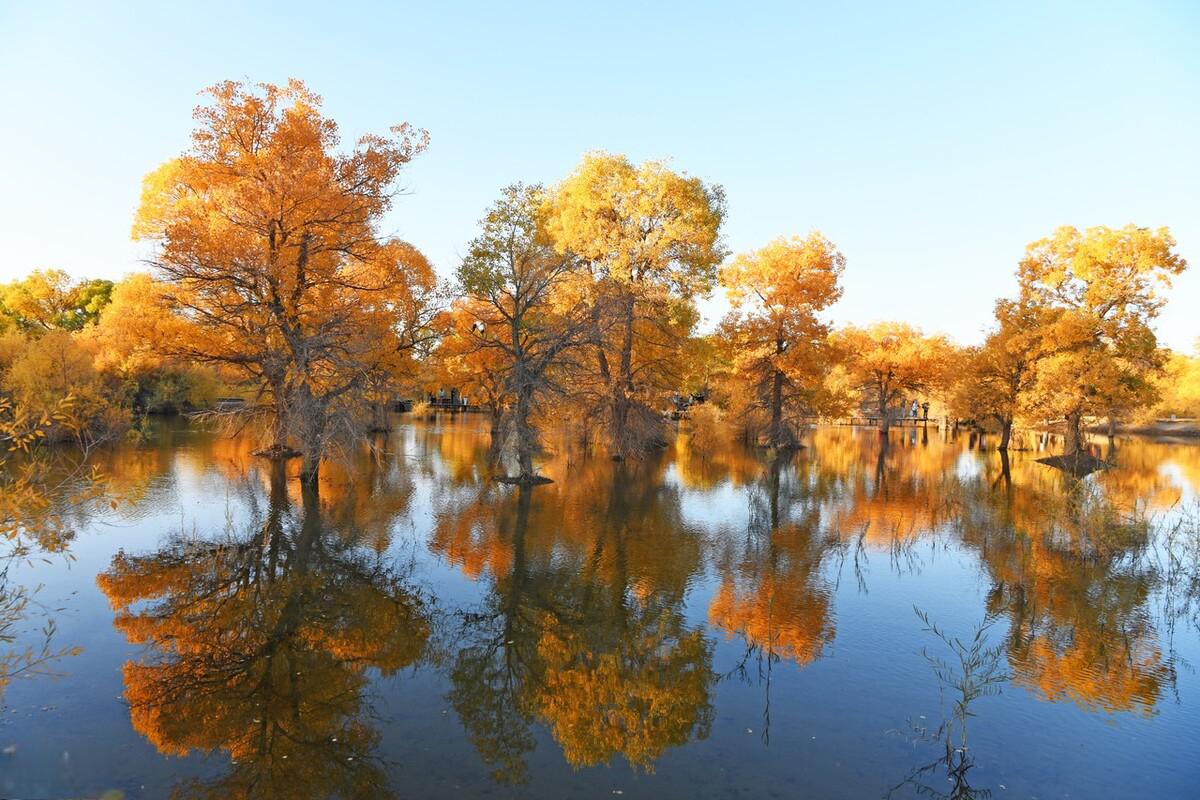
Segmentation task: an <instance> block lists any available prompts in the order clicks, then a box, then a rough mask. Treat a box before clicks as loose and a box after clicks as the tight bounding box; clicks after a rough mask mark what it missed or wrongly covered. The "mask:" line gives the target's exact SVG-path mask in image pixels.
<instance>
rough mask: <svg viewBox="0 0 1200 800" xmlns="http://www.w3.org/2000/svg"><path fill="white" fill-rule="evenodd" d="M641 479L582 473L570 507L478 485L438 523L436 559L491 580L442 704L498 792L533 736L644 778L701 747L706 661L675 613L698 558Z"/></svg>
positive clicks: (516, 773) (465, 626)
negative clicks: (661, 761) (546, 736)
mask: <svg viewBox="0 0 1200 800" xmlns="http://www.w3.org/2000/svg"><path fill="white" fill-rule="evenodd" d="M642 469H654V467H653V465H642V466H641V467H637V468H630V467H628V466H625V465H621V464H615V465H614V464H612V463H611V462H608V461H604V462H590V463H587V464H585V465H584V466H583V467H581V468H580V473H579V474H578V475H577V476H574V480H573V484H574V485H573V487H572V489H571V490H570V491H569V492H560V491H558V489H557V487H556V486H541V487H536V488H531V487H519V488H511V487H497V486H492V485H488V484H485V483H480V484H479V485H477V487H476V494H475V497H474V499H473V500H472V501H471V502H468V503H465V504H455V506H454V507H451V508H447V509H445V510H444V512H443V513H442V515H441V516H440V519H439V525H438V530H437V531H436V532H435V535H434V547H435V548H440V549H442V551H443V552H446V553H447V554H448V555H449V556H450V557H451V559H452V560H454V561H455V562H457V563H458V564H460V566H462V567H463V568H464V569H466V570H468V571H470V570H471V569H472V567H471V565H484V568H485V569H486V570H487V572H488V576H487V577H488V582H489V584H488V593H487V596H486V598H485V600H484V601H483V604H482V606H481V607H480V608H478V609H474V610H471V611H470V612H464V613H462V614H461V619H462V631H461V635H462V641H461V644H460V646H459V649H458V653H457V656H456V657H455V659H454V666H453V668H452V671H451V680H452V682H453V689H452V691H451V694H450V700H451V702H452V703H453V705H454V708H455V710H456V711H457V713H458V714H459V717H460V719H461V720H462V722H463V725H464V726H465V727H466V729H467V731H468V733H469V735H470V736H471V739H472V741H473V742H474V743H475V746H476V748H477V750H478V751H479V753H480V756H481V757H482V759H483V760H484V761H485V763H487V764H488V765H489V766H490V767H491V768H492V770H493V776H494V777H495V778H496V779H497V780H500V781H503V782H507V783H521V782H523V781H525V780H527V778H528V766H527V755H528V753H530V752H531V751H532V750H533V749H534V747H535V742H536V739H535V736H534V733H533V726H534V724H535V723H537V724H540V725H544V726H545V727H546V728H547V729H548V730H549V732H550V734H551V736H552V737H553V738H554V740H555V741H556V742H557V744H558V745H559V747H560V748H561V749H562V752H563V756H564V758H565V759H566V760H567V762H568V763H570V764H571V765H572V766H575V767H583V766H593V765H597V764H606V763H609V762H610V761H611V760H612V759H613V758H614V757H615V756H618V755H619V756H621V757H622V758H623V759H625V760H626V761H627V762H628V763H629V764H630V765H631V766H633V767H635V768H638V769H644V770H652V768H653V765H654V762H655V760H656V759H658V758H659V757H660V756H661V755H662V753H663V752H664V751H665V750H666V749H667V748H670V747H675V746H679V745H682V744H685V743H686V742H688V741H689V740H691V739H694V738H705V737H706V736H707V735H708V731H709V728H710V725H711V720H712V689H713V683H714V675H713V672H712V668H711V660H712V646H711V642H710V641H709V640H708V639H706V638H705V637H704V635H703V631H702V630H700V629H695V628H692V627H690V626H688V624H687V623H686V621H685V619H684V617H683V613H682V608H683V598H684V595H685V592H686V587H687V583H688V580H689V576H690V575H691V574H692V573H694V572H695V571H696V570H697V569H698V568H699V565H700V564H699V555H700V550H699V547H698V545H697V543H696V542H695V541H694V537H693V535H692V534H691V533H690V532H689V531H688V530H687V529H686V527H685V526H684V525H682V523H681V520H680V517H679V511H678V495H677V493H676V492H674V491H671V490H669V489H668V488H667V487H665V486H664V485H663V484H662V483H661V482H659V481H658V480H650V479H647V478H648V477H651V478H652V477H657V476H653V475H652V476H646V475H644V474H640V472H639V471H640V470H642ZM635 473H636V474H635Z"/></svg>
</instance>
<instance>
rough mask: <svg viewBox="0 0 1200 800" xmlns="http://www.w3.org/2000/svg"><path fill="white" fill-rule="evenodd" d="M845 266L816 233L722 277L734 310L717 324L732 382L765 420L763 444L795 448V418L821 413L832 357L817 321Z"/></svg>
mask: <svg viewBox="0 0 1200 800" xmlns="http://www.w3.org/2000/svg"><path fill="white" fill-rule="evenodd" d="M845 263H846V259H845V257H844V256H843V255H842V254H841V253H840V252H838V250H837V248H836V247H835V246H834V245H833V243H832V242H830V241H829V240H828V239H826V238H825V237H824V236H822V235H821V234H820V233H816V232H813V233H811V234H809V235H808V236H807V237H806V238H803V239H801V238H800V237H793V238H792V239H790V240H789V239H782V238H781V239H776V240H775V241H773V242H771V243H770V244H768V245H766V246H765V247H763V248H762V249H760V250H757V251H755V252H753V253H748V254H744V255H740V256H738V257H737V258H736V259H734V260H733V262H732V263H731V264H729V265H727V266H726V267H724V268H723V269H722V270H721V284H722V285H723V286H724V287H725V289H726V292H727V294H728V296H729V300H730V303H731V304H732V306H733V308H732V310H731V311H730V312H729V314H728V315H727V316H726V318H725V320H724V321H723V322H722V324H721V334H722V338H723V339H724V342H725V345H726V347H727V348H728V349H729V352H730V354H731V357H732V358H731V360H732V363H733V370H734V377H735V380H736V381H738V382H739V383H741V384H742V385H743V386H745V387H746V390H747V391H746V393H745V395H744V396H745V397H746V398H747V400H748V405H749V407H750V409H752V410H755V411H759V412H761V413H765V415H766V417H767V422H766V426H765V429H766V433H765V440H766V442H765V443H766V444H767V445H769V446H771V447H776V448H789V447H794V446H795V445H796V444H797V441H798V436H797V428H796V419H797V417H799V416H802V415H804V414H812V413H814V411H816V410H818V409H819V407H820V405H821V402H820V396H819V395H820V392H821V387H822V384H823V377H824V375H825V373H826V371H827V368H828V365H829V358H830V350H829V348H828V347H827V337H828V333H829V331H828V328H827V326H826V325H825V323H823V322H822V321H821V320H820V318H819V317H818V315H819V314H820V312H821V311H823V310H824V309H826V308H828V307H829V306H830V305H832V304H833V303H834V302H836V301H837V299H838V298H839V297H840V296H841V287H840V286H839V285H838V279H839V278H840V276H841V274H842V271H843V270H844V269H845Z"/></svg>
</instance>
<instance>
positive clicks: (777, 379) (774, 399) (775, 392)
mask: <svg viewBox="0 0 1200 800" xmlns="http://www.w3.org/2000/svg"><path fill="white" fill-rule="evenodd" d="M787 438H788V437H787V434H786V431H784V429H783V373H782V372H780V371H779V370H775V375H774V377H773V378H772V381H771V427H770V429H769V430H768V431H767V444H769V445H771V446H772V447H777V448H783V447H787V446H788V445H789V444H790V442H788V441H787Z"/></svg>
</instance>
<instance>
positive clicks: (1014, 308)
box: [951, 300, 1049, 450]
mask: <svg viewBox="0 0 1200 800" xmlns="http://www.w3.org/2000/svg"><path fill="white" fill-rule="evenodd" d="M995 315H996V327H995V328H994V329H993V330H992V331H991V332H990V333H989V334H988V336H987V339H986V340H985V341H984V343H983V344H982V345H981V346H980V347H977V348H972V349H971V350H969V351H968V352H967V353H965V354H964V359H963V364H962V366H963V369H962V370H961V372H960V373H959V374H958V378H957V383H956V384H955V386H954V392H953V401H952V403H951V408H952V410H953V411H954V412H955V413H956V414H957V415H958V416H959V417H963V418H969V419H973V420H976V421H979V422H982V421H983V420H985V419H989V418H990V419H994V420H996V422H998V423H999V425H1000V445H999V449H1000V450H1007V449H1008V445H1009V442H1010V441H1011V439H1012V430H1013V422H1014V420H1015V419H1016V417H1017V416H1018V415H1019V414H1021V413H1023V412H1024V411H1025V410H1027V409H1028V407H1029V403H1030V394H1031V392H1032V391H1033V388H1034V387H1035V386H1036V385H1037V377H1038V372H1037V367H1038V362H1039V361H1040V360H1041V359H1042V358H1043V357H1044V356H1045V355H1046V345H1045V341H1044V338H1045V333H1046V328H1047V322H1048V321H1049V320H1048V317H1047V314H1046V313H1045V311H1044V310H1043V309H1040V308H1038V307H1036V306H1033V305H1031V304H1029V303H1027V302H1021V301H1019V300H1018V301H1012V300H1000V301H998V302H997V303H996V311H995Z"/></svg>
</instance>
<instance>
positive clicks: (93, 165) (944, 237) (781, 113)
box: [0, 0, 1200, 349]
mask: <svg viewBox="0 0 1200 800" xmlns="http://www.w3.org/2000/svg"><path fill="white" fill-rule="evenodd" d="M584 5H585V4H583V3H578V4H577V3H546V4H542V5H532V4H523V3H487V4H484V3H479V4H467V3H452V2H446V3H436V2H434V3H430V2H423V3H420V4H416V3H399V2H396V3H386V4H385V3H379V4H355V3H345V2H336V3H335V2H325V3H320V4H307V3H301V2H294V3H287V4H279V5H278V6H276V7H274V8H272V7H269V6H268V5H267V4H258V3H248V2H232V3H222V2H191V3H174V2H171V3H165V2H154V3H132V2H130V3H111V4H99V3H91V4H84V3H78V4H65V3H64V4H60V3H54V2H9V0H0V241H2V242H3V250H2V252H0V279H5V280H7V279H9V278H11V277H13V276H16V275H19V274H22V273H25V272H27V271H28V270H29V269H31V268H33V267H39V266H57V267H61V268H63V269H66V270H68V271H69V272H71V273H74V274H78V275H98V276H110V277H117V276H120V275H122V274H124V273H127V272H129V271H133V270H135V269H138V267H139V264H138V261H137V259H138V256H139V251H138V249H137V247H136V246H135V245H133V244H132V243H131V242H130V241H129V226H130V222H131V219H132V215H133V213H134V209H135V206H136V203H137V200H138V193H139V188H140V181H141V177H142V175H143V174H145V173H146V172H148V171H149V170H151V169H152V168H154V167H155V166H156V165H157V164H159V163H160V162H162V161H164V160H166V159H168V158H171V157H173V156H175V155H177V154H179V153H180V152H181V151H182V150H183V149H184V148H185V147H186V146H187V144H188V135H189V132H190V130H191V128H192V120H191V110H192V108H193V106H194V105H195V104H196V103H197V101H198V100H197V96H196V93H197V91H198V90H200V89H201V88H203V87H204V86H207V85H209V84H212V83H214V82H216V81H219V80H222V79H226V78H248V79H250V80H252V81H271V82H282V81H284V80H286V79H287V78H288V77H289V76H295V77H299V78H302V79H303V80H305V81H306V82H307V83H308V84H309V86H310V87H312V88H313V89H314V90H316V91H318V92H320V93H321V94H322V95H324V97H325V108H326V110H327V112H328V113H329V114H330V115H331V116H332V117H333V118H334V119H336V120H337V121H338V122H339V124H340V125H341V128H342V132H343V136H344V138H345V139H346V140H347V141H349V140H352V139H353V138H356V137H357V136H358V135H359V134H361V133H364V132H371V131H382V130H384V129H385V128H386V127H387V126H388V125H390V124H392V123H395V122H400V121H408V122H411V123H413V124H415V125H418V126H420V127H424V128H426V129H428V130H429V131H430V133H431V135H432V144H431V146H430V149H429V150H428V151H427V152H426V153H425V154H424V155H422V156H421V157H420V159H419V161H418V162H417V163H415V164H414V165H413V166H412V168H411V169H410V170H409V171H408V172H407V174H406V177H405V180H406V184H407V187H408V189H409V190H410V193H409V194H408V195H407V196H405V197H403V198H401V199H400V200H399V201H398V202H397V204H396V207H395V210H394V211H393V213H392V215H391V218H390V219H389V221H388V225H389V226H390V228H391V232H394V233H397V234H399V235H401V236H403V237H405V238H407V239H409V240H410V241H412V242H413V243H414V244H416V245H417V246H418V247H420V248H421V249H423V250H424V251H425V252H426V253H427V254H428V255H429V256H430V258H431V259H432V260H433V261H434V263H435V264H436V265H437V267H438V268H439V270H441V271H442V272H444V273H447V274H448V273H449V271H450V270H452V269H453V267H454V265H455V263H456V262H457V260H458V258H459V256H460V254H461V253H462V252H463V250H464V246H465V244H466V242H467V241H468V240H469V239H470V238H471V236H472V235H473V233H474V227H475V220H477V219H478V217H479V216H480V214H481V212H482V210H483V209H484V207H485V206H486V205H487V204H488V203H489V202H490V201H491V199H492V198H493V197H494V196H495V194H496V192H497V190H498V189H499V188H500V187H501V186H503V185H505V184H506V183H509V182H512V181H515V180H524V181H543V182H547V183H552V182H554V181H556V180H558V179H559V178H561V177H562V176H563V175H564V174H566V173H567V172H568V171H569V170H570V169H571V168H572V167H573V166H574V164H575V163H576V162H577V161H578V159H579V157H580V156H581V154H582V153H584V152H585V151H587V150H590V149H595V148H603V149H607V150H611V151H617V152H623V153H626V154H628V155H629V156H630V157H632V158H634V159H638V160H641V159H647V158H670V159H671V161H672V163H673V164H674V166H675V167H676V168H678V169H681V170H685V171H687V172H689V173H691V174H694V175H698V176H700V177H702V178H704V179H706V180H709V181H714V182H717V183H721V184H723V185H724V186H725V188H726V191H727V194H728V199H729V218H728V225H727V228H726V239H727V241H728V243H729V245H730V246H731V247H732V248H733V249H734V250H743V249H749V248H753V247H757V246H758V245H760V244H762V243H763V242H765V241H767V240H768V239H771V238H773V237H775V236H778V235H782V234H793V233H804V232H807V231H808V230H810V229H813V228H817V229H820V230H821V231H823V232H824V233H825V234H826V235H827V236H829V237H830V238H831V239H833V240H834V241H835V242H837V243H838V245H839V246H840V247H841V248H842V250H843V252H844V253H845V254H846V257H847V259H848V266H847V271H846V276H845V297H844V299H843V300H842V302H841V303H839V304H838V306H837V307H836V308H835V309H834V314H833V316H834V318H835V319H837V320H839V321H848V320H853V321H858V322H867V321H871V320H876V319H884V318H903V319H906V320H910V321H912V322H915V323H917V324H919V325H921V326H923V327H924V328H926V329H927V330H930V331H943V332H946V333H950V334H951V335H953V336H955V337H957V338H959V339H960V340H963V341H974V340H977V339H978V338H979V334H980V331H981V330H982V329H983V327H984V326H985V325H986V323H987V321H988V318H989V315H990V309H991V305H992V302H993V300H994V299H995V298H996V297H997V296H999V295H1002V294H1006V293H1011V292H1012V291H1013V289H1014V286H1015V282H1014V279H1013V269H1014V267H1015V264H1016V262H1017V260H1018V259H1019V257H1020V255H1021V252H1022V250H1023V248H1024V245H1025V244H1026V243H1027V242H1029V241H1032V240H1034V239H1037V238H1040V237H1041V236H1043V235H1046V234H1048V233H1049V232H1050V231H1052V230H1053V228H1054V227H1056V226H1057V225H1060V224H1073V225H1077V226H1080V227H1084V226H1088V225H1097V224H1107V225H1113V226H1118V225H1123V224H1125V223H1127V222H1136V223H1138V224H1140V225H1146V226H1154V227H1157V226H1160V225H1167V226H1169V227H1170V228H1171V230H1172V231H1173V233H1174V234H1175V236H1176V238H1177V240H1178V242H1179V248H1180V251H1181V252H1182V253H1183V254H1184V256H1185V257H1188V258H1190V259H1191V260H1192V261H1193V262H1194V266H1193V268H1192V270H1191V272H1190V273H1189V274H1188V275H1187V276H1186V277H1185V278H1183V279H1181V280H1179V281H1178V282H1177V285H1176V288H1175V290H1174V292H1173V300H1172V302H1171V304H1170V306H1169V307H1168V309H1167V310H1166V312H1164V314H1163V317H1162V318H1161V321H1160V325H1159V330H1160V335H1161V337H1162V339H1163V340H1164V341H1165V342H1166V343H1167V344H1169V345H1171V346H1173V347H1176V348H1186V349H1190V348H1191V344H1192V342H1193V341H1194V340H1195V339H1196V337H1197V336H1200V321H1198V320H1200V199H1198V193H1200V3H1198V2H1194V0H1193V1H1192V2H1188V1H1187V0H1184V1H1183V2H1176V3H1155V2H1130V3H1111V4H1110V3H1102V2H1086V3H1078V4H1073V3H1066V2H1058V3H1029V4H1025V3H1017V2H997V3H988V4H985V3H962V2H946V3H924V2H906V3H900V2H888V3H879V4H877V5H874V6H872V5H870V4H866V3H855V4H849V3H830V2H825V3H813V4H809V5H807V6H806V5H803V4H800V3H779V4H777V5H773V4H768V3H761V4H757V5H756V6H755V7H754V8H750V7H749V5H750V4H734V3H722V4H711V5H710V4H705V3H696V2H691V3H679V4H673V5H671V6H668V4H665V3H652V2H646V1H645V0H641V2H636V3H628V4H625V3H620V2H606V3H595V4H588V5H589V6H590V10H588V9H586V8H584ZM104 6H111V7H110V8H105V7H104ZM720 306H721V303H720V301H713V302H711V303H709V304H707V306H706V309H707V311H708V312H709V314H710V315H711V314H715V313H718V312H719V309H720ZM1189 306H1190V307H1189Z"/></svg>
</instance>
